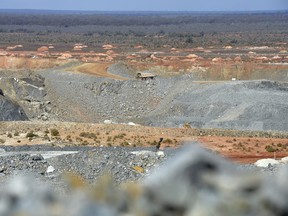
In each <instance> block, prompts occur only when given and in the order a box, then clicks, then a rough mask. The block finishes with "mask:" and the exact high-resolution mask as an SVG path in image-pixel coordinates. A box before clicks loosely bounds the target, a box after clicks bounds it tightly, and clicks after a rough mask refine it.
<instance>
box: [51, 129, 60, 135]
mask: <svg viewBox="0 0 288 216" xmlns="http://www.w3.org/2000/svg"><path fill="white" fill-rule="evenodd" d="M50 132H51V135H52V136H59V135H60V133H59V131H58V130H57V129H55V128H52V129H51V130H50Z"/></svg>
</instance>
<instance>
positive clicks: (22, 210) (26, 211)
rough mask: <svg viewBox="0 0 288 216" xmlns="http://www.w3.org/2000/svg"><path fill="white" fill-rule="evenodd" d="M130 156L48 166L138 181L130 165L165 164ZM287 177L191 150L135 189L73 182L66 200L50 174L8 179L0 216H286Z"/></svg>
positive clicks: (115, 153) (0, 193)
mask: <svg viewBox="0 0 288 216" xmlns="http://www.w3.org/2000/svg"><path fill="white" fill-rule="evenodd" d="M109 152H111V153H109ZM139 152H140V153H139ZM132 155H133V153H132ZM132 155H131V151H125V149H118V148H116V149H114V148H113V149H111V151H110V149H109V151H106V150H105V149H104V148H103V149H98V150H97V151H94V150H92V151H87V152H81V153H79V154H75V155H74V156H73V155H70V156H65V157H64V158H62V159H61V157H60V158H57V159H56V158H55V160H51V161H49V162H48V163H56V161H57V164H58V166H59V170H63V169H64V167H66V168H67V170H69V169H72V170H73V171H75V169H77V170H78V168H75V169H74V167H76V166H78V165H71V163H79V169H80V166H83V167H82V170H83V172H85V171H88V170H89V172H92V173H93V171H92V170H93V169H92V167H98V166H102V167H107V168H109V169H110V173H112V174H116V181H122V180H123V179H125V178H131V179H130V180H132V181H133V180H134V179H137V178H138V179H139V176H137V175H136V174H135V175H134V174H131V173H130V174H128V172H127V168H128V167H129V166H131V165H133V166H134V165H135V166H137V165H141V166H142V167H144V169H145V170H146V168H147V167H149V170H150V168H152V166H151V167H150V166H149V165H148V164H149V163H153V162H155V163H157V164H159V162H161V160H159V159H158V158H157V157H155V156H156V154H153V152H151V151H150V152H149V154H147V150H146V151H143V150H141V151H138V153H137V155H135V154H134V156H132ZM143 156H144V157H143ZM21 157H22V156H21ZM24 157H26V156H24ZM120 157H121V158H120ZM150 157H151V158H150ZM149 158H150V159H152V160H150V159H149ZM36 161H37V160H36ZM92 161H94V163H93V162H92ZM109 162H111V165H107V164H109ZM69 163H70V164H69ZM101 163H104V164H105V165H104V164H103V165H100V164H101ZM133 163H134V164H133ZM54 165H55V164H54ZM50 166H51V165H50ZM62 166H63V167H62ZM85 166H90V168H88V169H85ZM153 166H154V165H153ZM116 170H117V171H116ZM115 171H116V172H115ZM139 171H140V169H138V172H139ZM270 171H271V170H270ZM55 172H56V171H55ZM118 173H121V174H118ZM267 173H268V174H269V175H267ZM78 174H79V173H78ZM117 176H118V177H117ZM88 177H89V176H88ZM287 177H288V167H287V166H282V167H278V168H277V169H276V170H274V171H273V172H269V170H262V172H259V170H258V169H255V167H254V166H251V167H250V166H249V167H244V166H241V167H239V166H237V165H235V164H232V163H230V162H229V161H226V160H224V159H223V158H221V157H219V156H217V155H215V154H212V153H211V152H207V151H205V150H203V149H200V148H198V147H195V145H190V146H186V147H185V148H184V149H182V150H181V151H180V152H177V154H176V156H175V157H173V158H169V160H168V161H166V162H165V163H163V164H162V165H160V166H158V165H157V167H156V169H154V170H153V171H151V172H150V171H149V175H144V176H143V177H142V176H141V177H140V179H139V180H138V182H137V183H136V184H131V183H130V184H126V185H123V186H121V187H119V185H118V184H115V183H114V182H113V181H111V180H110V179H109V178H107V177H102V178H99V179H97V180H96V181H97V182H96V185H94V186H93V185H91V184H88V185H85V184H83V183H80V182H79V180H80V179H79V178H77V176H75V175H74V176H70V179H68V180H70V181H68V182H70V187H69V190H68V192H67V193H66V194H65V195H64V196H63V194H62V195H61V193H60V194H59V191H61V190H59V189H61V188H63V187H68V185H67V184H68V183H67V182H66V185H65V184H64V183H62V185H60V184H59V181H58V178H56V177H52V175H51V174H49V175H46V177H45V180H44V179H43V178H42V179H40V178H35V176H34V177H33V178H32V179H31V178H27V177H21V176H19V175H17V176H16V177H15V176H14V177H13V178H11V177H10V178H7V180H6V181H5V182H3V183H2V184H1V187H0V215H7V216H10V215H11V216H12V215H19V214H22V215H29V216H30V215H31V216H32V215H47V216H50V215H54V216H55V215H59V216H60V215H69V216H70V215H71V216H74V215H75V216H76V215H77V216H78V215H81V216H89V215H101V216H110V215H111V216H116V215H135V216H138V215H139V216H140V215H142V216H143V215H146V216H152V215H163V216H164V215H165V216H167V215H168V216H174V215H175V216H176V215H187V216H196V215H203V216H210V215H215V216H218V215H219V216H231V215H234V216H244V215H255V216H257V215H259V216H263V215H267V216H278V215H279V216H280V215H286V214H287V212H288V208H287V202H288V198H287V197H288V188H287V184H286V179H287ZM1 178H2V177H1ZM35 179H38V181H35ZM55 179H57V181H55ZM46 183H50V184H46ZM49 185H50V187H51V186H52V187H53V188H54V189H55V190H52V189H51V188H50V187H49ZM55 186H56V187H55Z"/></svg>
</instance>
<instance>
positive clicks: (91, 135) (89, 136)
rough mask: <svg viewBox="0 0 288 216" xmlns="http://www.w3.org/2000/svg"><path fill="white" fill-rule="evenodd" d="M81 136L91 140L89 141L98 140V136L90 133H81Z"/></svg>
mask: <svg viewBox="0 0 288 216" xmlns="http://www.w3.org/2000/svg"><path fill="white" fill-rule="evenodd" d="M79 136H80V137H85V138H89V139H95V138H96V139H97V136H96V134H94V133H89V132H81V133H80V134H79Z"/></svg>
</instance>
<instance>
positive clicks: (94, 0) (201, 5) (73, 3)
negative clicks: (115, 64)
mask: <svg viewBox="0 0 288 216" xmlns="http://www.w3.org/2000/svg"><path fill="white" fill-rule="evenodd" d="M0 9H45V10H93V11H259V10H260V11H262V10H265V11H266V10H288V0H0Z"/></svg>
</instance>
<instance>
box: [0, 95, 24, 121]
mask: <svg viewBox="0 0 288 216" xmlns="http://www.w3.org/2000/svg"><path fill="white" fill-rule="evenodd" d="M25 120H28V117H27V115H26V114H25V112H24V110H23V109H22V108H21V107H20V106H19V105H18V104H17V103H15V102H13V101H12V100H10V99H9V98H7V97H5V96H3V95H0V121H25Z"/></svg>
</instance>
